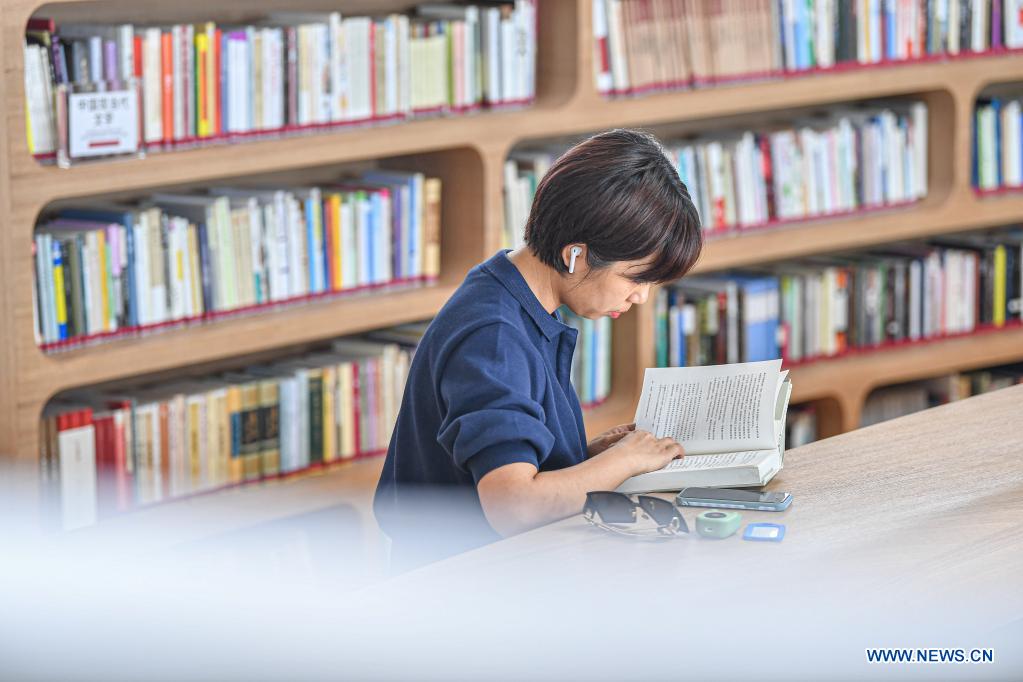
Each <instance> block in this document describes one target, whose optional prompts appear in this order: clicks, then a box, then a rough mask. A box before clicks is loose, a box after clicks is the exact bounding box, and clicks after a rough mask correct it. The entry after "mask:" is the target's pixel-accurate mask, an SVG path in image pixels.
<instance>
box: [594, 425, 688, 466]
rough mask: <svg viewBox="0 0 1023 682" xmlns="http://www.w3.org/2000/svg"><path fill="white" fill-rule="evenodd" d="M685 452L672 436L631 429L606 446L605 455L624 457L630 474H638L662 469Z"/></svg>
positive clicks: (680, 457) (681, 456)
mask: <svg viewBox="0 0 1023 682" xmlns="http://www.w3.org/2000/svg"><path fill="white" fill-rule="evenodd" d="M685 452H686V451H685V448H683V447H682V446H681V445H680V444H679V443H678V441H676V440H675V439H674V438H657V437H655V436H654V434H652V433H650V432H649V431H635V430H633V431H632V432H630V433H626V434H625V435H624V436H622V437H621V439H620V440H619V441H618V442H617V443H616V444H615V445H613V446H611V447H610V448H608V450H607V455H608V456H611V455H612V454H613V456H615V457H624V458H626V459H627V460H628V461H629V462H630V465H629V466H630V469H631V471H632V474H631V475H632V476H638V475H639V474H645V473H647V472H649V471H657V470H658V469H663V468H664V467H665V466H667V464H668V462H670V461H671V460H673V459H682V458H683V457H685Z"/></svg>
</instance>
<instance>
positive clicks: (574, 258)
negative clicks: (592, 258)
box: [561, 244, 586, 274]
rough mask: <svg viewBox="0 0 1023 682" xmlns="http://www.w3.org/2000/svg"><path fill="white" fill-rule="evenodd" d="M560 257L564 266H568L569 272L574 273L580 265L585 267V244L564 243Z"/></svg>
mask: <svg viewBox="0 0 1023 682" xmlns="http://www.w3.org/2000/svg"><path fill="white" fill-rule="evenodd" d="M561 258H562V260H563V262H564V263H565V267H567V268H568V272H569V274H575V273H576V271H577V269H578V268H580V265H582V267H583V268H585V267H586V266H585V263H586V245H585V244H566V245H565V247H564V248H563V249H562V250H561Z"/></svg>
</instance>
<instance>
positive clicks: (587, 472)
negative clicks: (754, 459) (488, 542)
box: [476, 431, 684, 537]
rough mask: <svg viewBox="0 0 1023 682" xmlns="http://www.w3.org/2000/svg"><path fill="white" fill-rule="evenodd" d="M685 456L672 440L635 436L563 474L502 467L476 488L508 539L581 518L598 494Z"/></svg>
mask: <svg viewBox="0 0 1023 682" xmlns="http://www.w3.org/2000/svg"><path fill="white" fill-rule="evenodd" d="M683 454H684V451H683V449H682V446H681V445H679V444H678V443H677V442H675V441H674V440H673V439H671V438H661V439H657V438H655V437H654V436H653V434H651V433H649V432H647V431H631V432H629V433H628V434H627V435H625V436H624V437H623V438H621V440H619V441H618V442H617V444H616V445H613V446H611V447H609V448H608V449H606V450H604V451H603V452H601V453H600V454H597V455H594V456H593V457H590V458H589V459H587V460H585V461H583V462H581V463H580V464H576V465H575V466H572V467H567V468H565V469H559V470H557V471H543V472H538V471H537V468H536V467H535V466H533V465H532V464H529V463H526V462H516V463H512V464H506V465H504V466H501V467H498V468H497V469H494V470H493V471H491V472H489V473H487V474H486V475H485V476H483V478H481V479H480V481H479V483H478V484H477V486H476V490H477V492H478V493H479V498H480V505H481V506H482V507H483V512H484V513H485V514H486V517H487V521H488V522H489V523H490V525H491V527H492V528H493V529H494V530H496V531H497V532H498V533H500V534H501V535H503V536H505V537H507V536H509V535H515V534H516V533H521V532H523V531H526V530H529V529H531V528H536V527H537V526H542V525H544V524H547V523H551V522H552V521H557V520H558V519H563V518H565V517H567V516H571V515H573V514H578V513H579V511H580V510H582V508H583V504H584V503H585V502H586V493H588V492H590V491H593V490H614V489H615V488H617V487H618V486H619V485H621V484H622V482H623V481H625V479H627V478H629V477H630V476H635V475H637V474H642V473H646V472H648V471H656V470H657V469H660V468H662V467H664V466H665V465H666V464H667V463H668V462H670V461H671V460H673V459H676V458H679V457H682V456H683Z"/></svg>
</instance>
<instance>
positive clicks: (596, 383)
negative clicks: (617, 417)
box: [561, 308, 613, 407]
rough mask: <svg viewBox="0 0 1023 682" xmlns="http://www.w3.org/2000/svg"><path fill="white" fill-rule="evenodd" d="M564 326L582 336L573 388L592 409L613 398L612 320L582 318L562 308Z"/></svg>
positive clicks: (575, 363)
mask: <svg viewBox="0 0 1023 682" xmlns="http://www.w3.org/2000/svg"><path fill="white" fill-rule="evenodd" d="M561 313H562V317H563V319H564V322H565V324H567V325H569V326H570V327H572V328H573V329H575V330H576V331H578V332H579V336H578V337H577V340H576V346H575V353H574V354H573V355H572V386H573V387H574V388H575V392H576V395H577V396H579V402H580V403H582V405H583V407H593V406H596V405H598V404H600V403H602V402H604V401H605V400H607V398H608V396H609V395H611V326H612V324H613V323H612V321H611V318H609V317H600V318H598V319H596V320H591V319H589V318H585V317H580V316H578V315H576V314H574V313H572V312H571V311H569V310H568V309H567V308H563V309H562V311H561Z"/></svg>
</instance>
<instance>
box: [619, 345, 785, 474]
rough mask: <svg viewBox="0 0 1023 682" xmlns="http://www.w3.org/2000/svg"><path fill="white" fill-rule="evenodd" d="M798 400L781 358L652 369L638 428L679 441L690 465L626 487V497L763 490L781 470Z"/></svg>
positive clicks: (671, 466)
mask: <svg viewBox="0 0 1023 682" xmlns="http://www.w3.org/2000/svg"><path fill="white" fill-rule="evenodd" d="M791 395H792V382H790V381H789V379H788V370H786V371H784V372H783V371H781V360H765V361H763V362H740V363H735V364H731V365H712V366H709V367H671V368H657V369H648V370H647V371H646V374H645V376H644V378H643V394H642V395H641V396H640V398H639V405H638V406H637V408H636V428H637V429H643V430H644V431H650V432H651V433H653V434H654V435H655V436H657V437H658V438H663V437H665V436H671V437H672V438H674V439H675V440H677V441H678V442H679V443H682V445H683V446H684V447H685V449H686V456H685V458H684V459H682V460H674V461H672V462H669V463H668V465H667V466H666V467H664V468H663V469H659V470H658V471H652V472H650V473H647V474H641V475H639V476H633V477H632V478H630V479H628V480H627V481H625V482H624V483H622V484H621V485H620V486H618V491H619V492H623V493H640V492H657V491H668V490H681V489H682V488H686V487H690V486H700V487H705V488H741V487H752V486H762V485H764V484H766V483H767V482H768V481H770V480H771V478H773V477H774V475H775V474H776V473H778V471H780V470H781V468H782V465H783V464H784V457H785V413H786V411H787V410H788V406H789V397H790V396H791Z"/></svg>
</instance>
